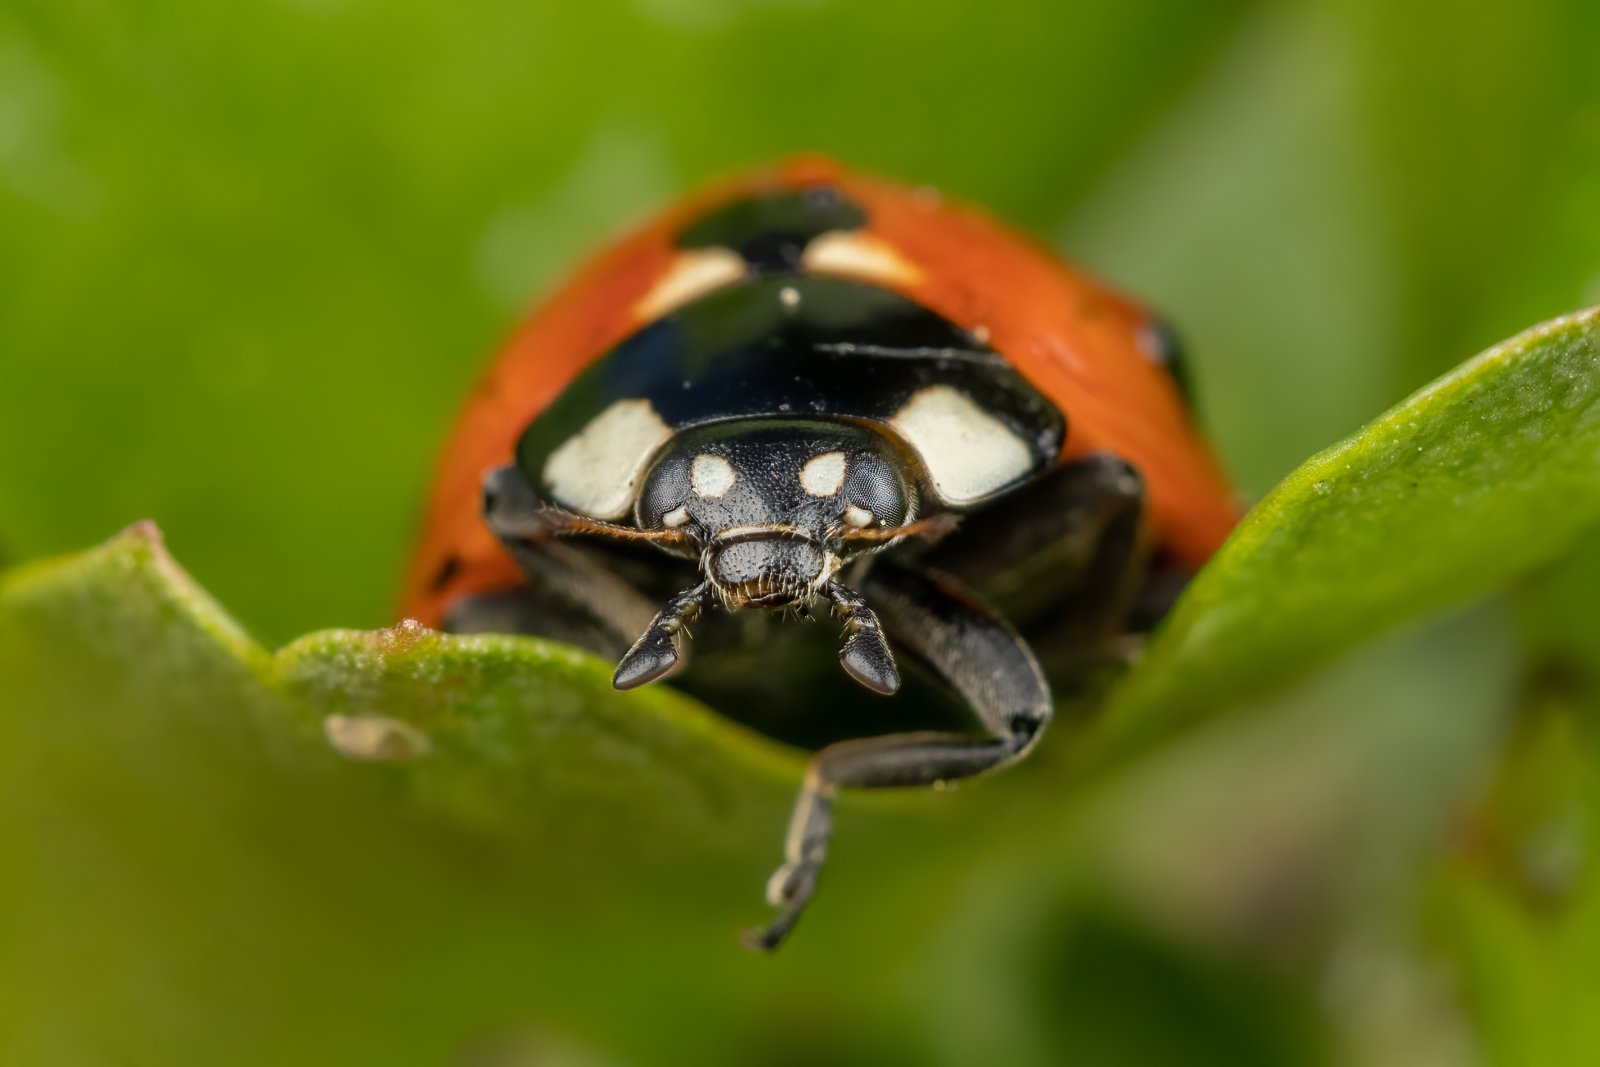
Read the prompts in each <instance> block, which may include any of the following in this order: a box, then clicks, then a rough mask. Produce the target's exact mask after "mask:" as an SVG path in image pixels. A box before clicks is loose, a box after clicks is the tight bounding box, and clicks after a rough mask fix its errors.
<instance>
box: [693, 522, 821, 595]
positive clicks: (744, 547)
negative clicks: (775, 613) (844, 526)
mask: <svg viewBox="0 0 1600 1067" xmlns="http://www.w3.org/2000/svg"><path fill="white" fill-rule="evenodd" d="M703 566H704V569H705V574H706V577H707V579H709V580H710V582H711V585H712V587H713V588H714V589H715V590H716V593H717V596H718V597H719V598H720V599H721V600H722V603H723V606H725V607H727V608H729V609H730V610H732V609H736V608H783V607H788V606H789V605H791V604H794V603H797V602H800V601H805V600H809V599H811V598H812V597H814V596H815V595H816V594H817V592H818V590H819V589H820V588H821V587H822V585H823V583H824V582H826V581H827V580H828V577H829V573H830V571H831V569H832V568H833V566H834V562H833V558H832V556H831V554H830V553H829V552H828V549H827V547H826V546H825V545H823V544H821V543H820V542H818V541H815V540H813V539H812V538H810V537H807V536H805V535H804V534H802V533H801V532H800V531H798V530H796V529H794V528H793V527H759V526H754V527H744V528H739V529H734V530H727V531H724V532H723V533H721V534H718V535H717V536H716V537H715V538H713V539H712V541H711V543H710V544H709V545H707V546H706V552H705V556H704V559H703Z"/></svg>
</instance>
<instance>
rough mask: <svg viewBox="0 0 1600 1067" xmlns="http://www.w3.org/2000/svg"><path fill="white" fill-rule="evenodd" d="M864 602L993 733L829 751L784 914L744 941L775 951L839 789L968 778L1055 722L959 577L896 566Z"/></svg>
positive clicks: (925, 736) (1033, 670)
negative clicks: (867, 602)
mask: <svg viewBox="0 0 1600 1067" xmlns="http://www.w3.org/2000/svg"><path fill="white" fill-rule="evenodd" d="M861 592H862V594H863V597H864V598H865V599H866V600H868V601H870V602H871V603H872V604H873V605H874V606H875V607H876V609H877V612H878V616H879V618H880V619H881V620H882V622H883V625H884V628H885V629H886V630H887V632H888V633H889V635H890V637H891V638H892V639H893V640H894V643H895V644H896V645H897V646H898V647H899V648H900V649H902V650H904V651H905V652H908V653H910V654H911V655H913V656H915V657H917V658H918V659H919V660H921V661H922V662H924V663H925V664H926V665H927V666H928V667H930V668H931V669H932V670H933V672H934V673H935V674H936V675H937V676H938V677H939V678H940V680H941V681H943V682H944V683H945V684H946V685H948V686H950V688H951V689H953V690H954V691H955V692H956V694H957V695H958V696H960V697H961V698H962V700H964V701H965V702H966V704H967V705H968V707H970V708H971V709H972V711H973V713H974V714H975V715H976V716H977V718H978V720H979V721H980V722H981V723H982V724H983V725H984V727H985V728H986V729H987V730H988V731H989V733H990V734H991V735H992V736H991V737H990V738H987V739H985V738H972V737H964V736H962V735H960V734H947V733H916V734H897V735H892V736H889V737H877V738H871V739H869V740H863V741H845V742H842V743H840V744H836V745H829V746H828V747H827V748H825V749H823V750H822V751H821V752H819V753H817V755H816V757H815V758H814V759H813V760H812V761H811V766H810V767H809V768H808V769H807V772H806V780H805V785H804V787H803V788H802V790H801V793H800V800H799V802H798V803H797V804H796V805H795V810H794V816H793V818H792V820H791V822H790V824H789V836H788V839H787V842H786V844H785V849H784V851H785V863H784V865H783V866H782V867H780V868H779V869H778V871H777V873H776V874H774V875H773V876H772V880H771V881H770V882H768V883H767V899H768V901H769V902H770V903H772V904H773V905H774V906H776V907H779V908H781V909H782V910H781V911H780V912H779V914H778V917H777V919H775V920H774V921H773V923H772V924H771V925H770V926H768V927H767V928H766V929H764V930H759V931H752V932H750V933H749V934H747V935H746V938H745V940H746V943H747V944H749V945H750V946H751V947H752V948H758V949H763V950H770V949H773V948H776V947H777V945H778V944H779V943H780V942H781V941H782V940H783V938H784V937H785V936H786V935H787V934H788V932H789V931H790V929H791V928H793V926H794V924H795V922H796V921H797V920H798V919H799V917H800V914H801V912H802V911H804V909H805V906H806V904H807V902H808V901H809V900H810V899H811V895H812V893H813V892H814V891H815V889H816V885H817V877H818V875H819V873H820V872H821V869H822V863H823V860H824V859H825V857H826V855H827V850H828V836H829V834H830V832H831V831H832V828H833V813H832V804H833V797H834V794H835V793H836V792H837V791H838V790H839V789H840V788H841V787H855V788H861V789H886V788H898V787H904V786H926V785H936V784H940V783H943V782H948V781H954V780H956V779H959V778H970V777H972V776H973V775H977V774H982V773H984V772H985V771H990V770H994V769H995V768H997V767H1001V766H1004V765H1005V764H1007V763H1010V762H1012V761H1013V760H1016V759H1018V758H1019V757H1021V756H1022V755H1023V754H1024V753H1026V752H1027V751H1028V749H1029V748H1031V747H1032V745H1033V743H1034V742H1035V741H1036V740H1037V739H1038V737H1039V734H1040V732H1041V731H1042V730H1043V729H1044V727H1045V725H1046V724H1047V723H1048V722H1049V721H1050V712H1051V703H1050V688H1049V686H1048V684H1047V683H1046V682H1045V679H1044V674H1043V672H1042V671H1041V670H1040V669H1039V664H1038V661H1037V660H1035V659H1034V655H1033V652H1032V651H1031V650H1030V649H1029V648H1028V646H1027V645H1026V644H1025V643H1024V642H1023V640H1022V639H1021V638H1020V637H1018V636H1017V633H1016V631H1014V630H1013V629H1012V628H1011V627H1010V626H1009V625H1008V624H1007V623H1005V622H1004V621H1003V620H1002V619H1000V618H999V617H998V616H996V615H994V614H993V613H992V612H990V611H989V610H988V609H987V608H986V607H985V606H984V605H983V604H982V603H980V602H979V601H978V600H977V599H976V597H974V596H973V595H972V594H971V593H970V592H969V591H967V590H966V589H965V588H963V587H961V586H959V585H958V584H957V583H956V582H955V581H954V580H953V579H950V578H947V577H944V576H942V575H938V574H933V573H924V572H918V571H912V570H907V569H903V568H899V567H895V566H893V565H888V566H880V567H877V568H875V569H874V570H872V571H871V572H869V574H868V576H867V578H866V580H865V582H864V583H863V585H862V586H861Z"/></svg>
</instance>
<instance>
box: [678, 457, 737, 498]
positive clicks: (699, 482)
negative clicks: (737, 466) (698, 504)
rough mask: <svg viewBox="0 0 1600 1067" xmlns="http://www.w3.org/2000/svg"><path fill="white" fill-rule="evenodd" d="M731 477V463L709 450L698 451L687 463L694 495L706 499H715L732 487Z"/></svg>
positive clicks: (732, 476)
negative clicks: (692, 459)
mask: <svg viewBox="0 0 1600 1067" xmlns="http://www.w3.org/2000/svg"><path fill="white" fill-rule="evenodd" d="M733 478H734V475H733V464H731V463H729V462H728V461H727V460H725V459H723V458H722V457H721V456H713V455H712V454H711V453H709V452H702V453H700V455H698V456H696V457H694V462H693V463H691V464H690V465H689V485H690V486H691V487H692V488H693V489H694V492H695V495H696V496H700V497H704V498H705V499H707V500H715V499H716V498H717V497H719V496H721V495H722V494H724V493H726V492H727V491H728V490H729V489H732V488H733Z"/></svg>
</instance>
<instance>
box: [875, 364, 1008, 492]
mask: <svg viewBox="0 0 1600 1067" xmlns="http://www.w3.org/2000/svg"><path fill="white" fill-rule="evenodd" d="M889 422H890V425H892V426H893V427H894V428H895V429H897V430H899V431H900V434H901V435H902V436H903V437H904V438H905V439H906V441H907V442H908V443H909V444H910V445H911V447H912V448H913V449H915V450H916V451H917V453H918V454H919V455H920V456H921V457H922V462H923V465H924V466H926V467H927V468H928V474H929V476H930V477H931V478H932V479H933V487H934V489H935V490H937V491H938V493H939V495H940V496H941V497H942V498H944V500H945V501H946V502H948V503H951V504H965V503H970V502H971V501H974V500H978V499H980V498H981V497H985V496H988V495H989V494H990V493H993V492H994V491H996V490H997V489H1002V488H1004V487H1005V486H1007V485H1009V484H1011V483H1012V482H1014V481H1016V480H1017V479H1019V478H1021V477H1022V476H1023V475H1025V474H1027V473H1028V471H1029V470H1030V469H1032V467H1033V454H1032V452H1031V451H1029V448H1028V445H1027V442H1025V441H1023V440H1022V438H1020V437H1018V436H1017V435H1016V434H1015V433H1013V432H1012V431H1011V428H1010V427H1008V426H1007V425H1006V424H1005V423H1003V422H1001V421H1000V420H999V419H997V418H995V417H994V416H993V415H991V414H989V413H988V412H987V411H984V410H983V409H982V408H980V407H979V406H978V405H977V404H975V403H973V402H972V400H971V398H969V397H967V396H965V395H963V394H962V393H959V392H957V391H956V390H955V389H952V388H951V387H950V386H948V385H932V386H929V387H928V388H926V389H923V390H921V391H920V392H918V393H916V394H914V395H913V396H912V397H911V399H910V400H909V401H907V403H906V405H905V407H903V408H901V409H900V410H899V412H897V413H896V414H895V416H894V417H893V418H892V419H890V420H889Z"/></svg>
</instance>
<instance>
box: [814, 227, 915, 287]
mask: <svg viewBox="0 0 1600 1067" xmlns="http://www.w3.org/2000/svg"><path fill="white" fill-rule="evenodd" d="M800 265H801V266H802V267H804V268H805V269H806V270H807V271H808V272H810V273H812V274H833V275H837V276H840V277H844V278H862V279H867V280H870V281H876V282H886V283H889V284H891V285H912V284H915V283H916V282H919V281H921V280H922V272H921V271H920V270H918V269H917V268H916V267H915V266H914V265H913V264H912V263H910V262H909V261H907V260H906V259H905V257H903V256H901V255H900V253H899V252H896V251H895V250H894V249H893V248H892V247H890V246H889V244H887V243H886V242H884V241H883V240H881V239H879V238H877V237H874V236H872V235H871V234H867V233H861V232H859V231H855V230H831V231H829V232H828V233H824V234H818V235H817V236H816V237H814V238H812V240H811V243H810V244H808V245H806V250H805V253H804V254H803V255H802V256H801V257H800Z"/></svg>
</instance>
